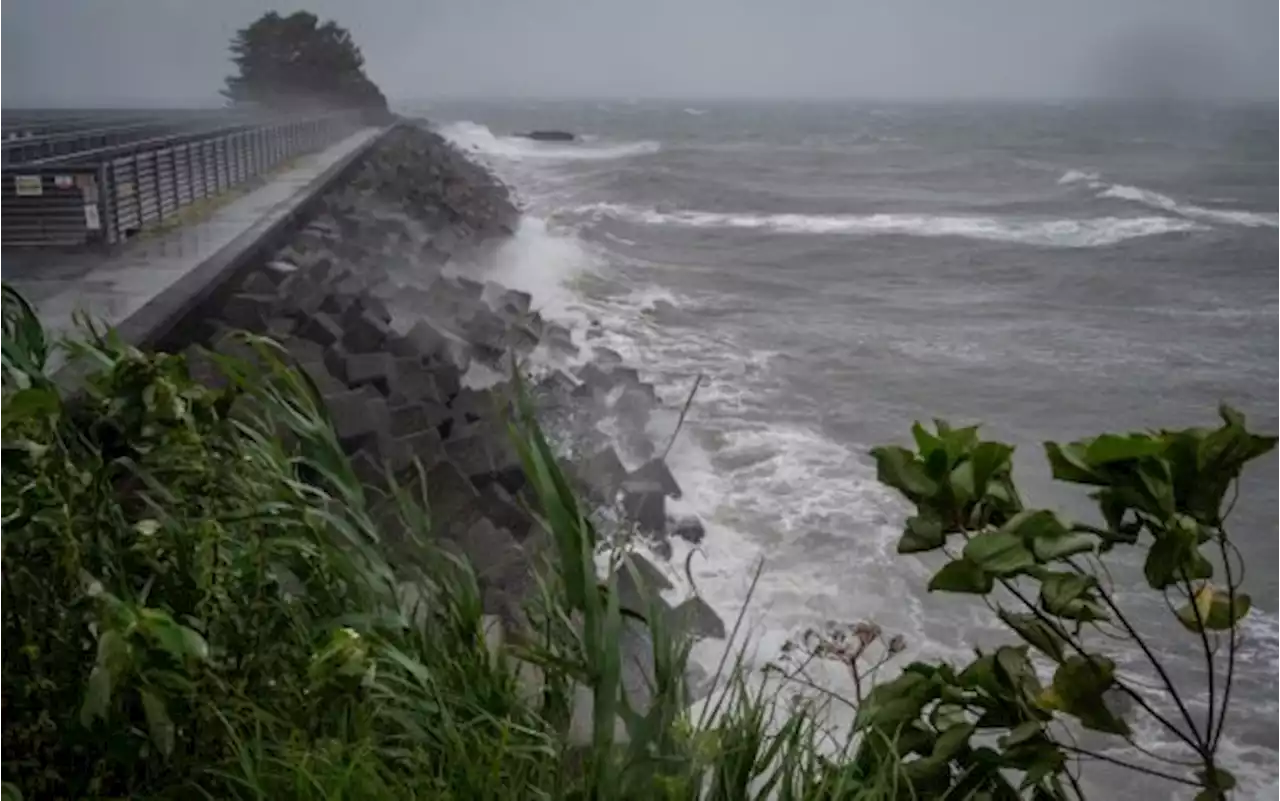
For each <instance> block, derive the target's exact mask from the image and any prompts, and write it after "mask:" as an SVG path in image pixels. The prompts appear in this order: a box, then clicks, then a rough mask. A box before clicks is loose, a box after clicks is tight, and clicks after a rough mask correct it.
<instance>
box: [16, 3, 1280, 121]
mask: <svg viewBox="0 0 1280 801" xmlns="http://www.w3.org/2000/svg"><path fill="white" fill-rule="evenodd" d="M1277 7H1278V4H1277V0H875V1H874V2H872V1H871V0H769V2H764V1H763V0H648V2H643V1H642V0H311V2H307V3H301V4H295V3H287V2H280V3H270V2H257V1H255V0H7V2H5V3H4V7H3V8H4V11H3V20H2V22H3V25H2V26H0V34H2V36H3V48H2V50H0V55H2V59H3V73H0V76H2V77H3V98H2V100H3V103H4V105H6V106H10V107H13V106H23V105H28V106H29V105H84V104H91V105H117V104H141V103H145V104H185V105H203V104H209V103H216V102H217V101H218V95H217V92H218V89H219V87H220V85H221V82H222V78H223V77H224V76H225V75H226V74H227V73H228V71H229V69H230V65H229V63H228V60H227V49H226V48H227V42H228V40H229V39H230V37H231V36H232V34H233V33H234V32H235V30H236V29H237V28H239V27H242V26H243V25H245V24H247V23H248V22H250V21H252V20H253V19H254V18H255V17H257V16H258V15H259V14H261V13H262V12H263V11H266V10H268V9H275V10H278V11H281V12H287V11H293V10H296V9H299V8H306V9H308V10H311V11H313V12H315V13H317V14H319V15H320V16H321V17H324V18H332V19H335V20H337V21H338V22H339V23H340V24H342V25H344V26H346V27H348V28H349V29H351V31H352V33H353V34H354V36H355V37H356V40H357V42H358V43H359V44H360V45H361V47H362V49H363V50H364V54H365V58H366V60H367V71H368V73H369V75H370V77H371V78H373V80H374V81H376V82H377V83H378V84H379V85H380V86H382V88H383V90H384V91H385V92H386V93H387V94H388V95H389V96H391V97H392V98H393V99H395V98H399V99H411V98H427V97H440V96H477V95H478V96H529V97H547V96H595V97H706V96H726V97H742V96H756V97H850V98H857V97H866V98H894V97H901V98H989V97H1023V98H1034V97H1045V98H1060V97H1071V96H1089V95H1098V94H1119V95H1129V94H1135V93H1153V94H1177V95H1191V96H1197V95H1205V94H1213V95H1219V96H1231V97H1270V98H1272V99H1274V98H1275V97H1276V93H1277V80H1276V76H1277V25H1278V19H1277Z"/></svg>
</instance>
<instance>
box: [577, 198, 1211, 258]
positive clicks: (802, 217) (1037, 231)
mask: <svg viewBox="0 0 1280 801" xmlns="http://www.w3.org/2000/svg"><path fill="white" fill-rule="evenodd" d="M577 213H580V214H585V215H589V216H596V217H600V216H607V217H613V218H616V219H621V220H625V221H628V222H633V223H641V224H645V225H673V226H680V227H685V228H739V229H759V230H766V231H772V232H775V233H781V234H844V235H851V236H875V235H896V236H920V237H958V238H962V239H978V240H985V241H993V242H1016V243H1020V244H1025V245H1038V246H1042V247H1060V248H1087V247H1104V246H1107V245H1114V244H1116V243H1118V242H1123V241H1124V240H1126V239H1133V238H1136V237H1143V236H1156V235H1159V234H1167V233H1174V232H1179V231H1195V230H1200V229H1202V228H1203V226H1201V225H1197V224H1196V223H1194V222H1192V221H1190V220H1182V219H1176V218H1171V217H1094V218H1084V219H1044V218H1034V217H1012V216H1011V217H975V216H960V215H935V214H752V213H736V214H735V213H726V212H712V211H669V212H668V211H658V210H657V209H651V208H641V207H637V206H630V205H625V204H617V203H596V204H591V205H587V206H581V207H578V209H577Z"/></svg>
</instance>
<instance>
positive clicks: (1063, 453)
mask: <svg viewBox="0 0 1280 801" xmlns="http://www.w3.org/2000/svg"><path fill="white" fill-rule="evenodd" d="M1044 453H1045V456H1046V457H1047V458H1048V459H1049V467H1050V468H1051V469H1052V470H1053V477H1054V478H1056V479H1058V480H1059V481H1069V482H1071V483H1072V484H1096V485H1098V486H1105V485H1106V484H1107V479H1106V478H1105V477H1103V476H1101V475H1099V474H1098V473H1097V472H1096V471H1095V470H1094V469H1093V466H1092V465H1091V464H1090V463H1089V460H1088V458H1087V457H1086V456H1085V447H1084V445H1083V444H1081V443H1079V442H1073V443H1071V444H1069V445H1059V444H1058V443H1056V442H1046V443H1045V444H1044Z"/></svg>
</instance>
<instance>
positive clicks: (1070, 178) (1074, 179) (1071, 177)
mask: <svg viewBox="0 0 1280 801" xmlns="http://www.w3.org/2000/svg"><path fill="white" fill-rule="evenodd" d="M1098 178H1099V175H1098V173H1096V172H1090V171H1089V170H1067V171H1066V172H1064V173H1063V174H1062V177H1061V178H1059V179H1058V183H1060V184H1075V183H1080V182H1082V181H1090V182H1092V181H1096V180H1098Z"/></svg>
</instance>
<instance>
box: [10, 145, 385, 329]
mask: <svg viewBox="0 0 1280 801" xmlns="http://www.w3.org/2000/svg"><path fill="white" fill-rule="evenodd" d="M383 130H385V129H382V128H364V129H362V130H360V131H359V132H357V133H354V134H352V135H351V136H349V137H347V138H346V139H344V140H342V141H341V142H338V143H337V144H334V145H332V146H330V147H329V148H328V149H326V150H323V151H321V152H319V153H313V154H310V155H307V156H302V157H301V158H299V159H298V161H297V163H296V165H295V166H294V167H292V168H291V169H289V170H288V171H285V172H282V173H279V174H277V175H275V176H272V177H271V178H270V179H269V180H268V181H267V182H266V183H265V184H263V185H260V186H258V187H256V188H253V189H251V190H250V191H249V192H247V193H246V194H243V195H241V196H240V197H236V198H234V199H232V200H229V201H227V202H226V203H225V205H223V206H221V207H219V208H218V209H216V210H215V211H214V212H213V213H212V214H210V215H209V216H208V217H207V218H205V219H203V220H199V221H194V222H191V223H189V224H186V225H182V226H180V227H177V228H174V229H173V230H170V231H165V232H162V233H158V234H153V235H151V236H148V237H146V238H145V239H141V240H139V241H137V242H132V243H129V244H127V245H124V246H123V247H121V248H120V249H119V250H118V251H116V252H112V253H108V254H103V253H101V252H98V253H94V252H76V253H54V252H29V253H13V254H9V253H6V254H5V255H4V256H3V259H2V261H3V278H4V281H5V282H6V283H8V284H11V285H12V286H13V287H14V288H15V289H17V290H18V291H19V292H21V293H22V294H23V296H24V297H26V298H27V300H28V301H30V302H31V303H32V304H33V305H34V306H35V307H36V310H37V311H38V312H39V314H40V318H41V320H42V321H43V323H44V325H45V329H46V330H47V331H49V332H50V333H51V334H52V333H54V332H67V331H69V330H70V329H71V328H72V325H73V322H72V315H73V314H74V313H75V312H77V311H84V312H87V313H88V314H90V315H91V316H92V317H93V318H94V319H95V320H98V321H101V322H105V323H107V324H109V325H111V326H115V327H118V328H119V329H120V330H121V333H122V334H124V336H125V338H126V339H127V340H130V341H135V342H136V341H142V340H149V339H151V338H152V337H154V336H159V335H162V334H163V330H161V329H163V328H164V327H165V326H167V325H171V324H172V323H173V322H174V321H175V320H174V318H175V317H177V316H181V314H182V313H184V311H188V310H190V308H191V307H192V306H193V305H194V304H195V303H197V302H198V301H199V300H200V298H202V297H203V296H204V295H205V294H207V292H208V291H209V286H210V285H211V284H216V283H217V280H218V277H219V276H221V275H223V274H225V273H226V272H227V271H228V270H230V269H233V268H234V267H235V266H236V265H237V264H238V263H240V261H241V260H242V259H243V258H244V257H245V256H246V254H248V253H249V252H250V251H252V250H253V249H254V247H255V246H256V245H257V244H258V243H259V241H260V240H261V239H262V238H263V237H264V236H266V235H268V234H269V233H270V232H271V231H272V230H273V229H275V228H276V227H277V226H278V225H279V224H280V223H282V222H283V221H284V220H285V219H286V218H287V217H289V216H290V215H291V214H292V213H293V212H294V211H296V210H297V209H298V208H300V207H301V206H302V205H303V204H304V203H306V201H307V200H309V199H311V198H312V197H314V196H315V195H316V194H317V193H318V192H319V191H320V190H321V189H322V188H323V187H324V185H325V184H327V183H328V182H329V180H331V179H332V177H333V176H334V175H335V174H336V173H337V172H338V171H340V170H341V169H342V168H343V167H345V166H346V165H347V164H349V163H350V162H351V161H352V160H354V159H355V158H357V157H358V156H359V155H360V154H361V153H362V152H363V151H364V150H365V149H366V148H368V147H369V146H371V145H372V144H373V142H374V141H375V139H376V138H377V137H378V135H379V134H381V133H382V132H383Z"/></svg>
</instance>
